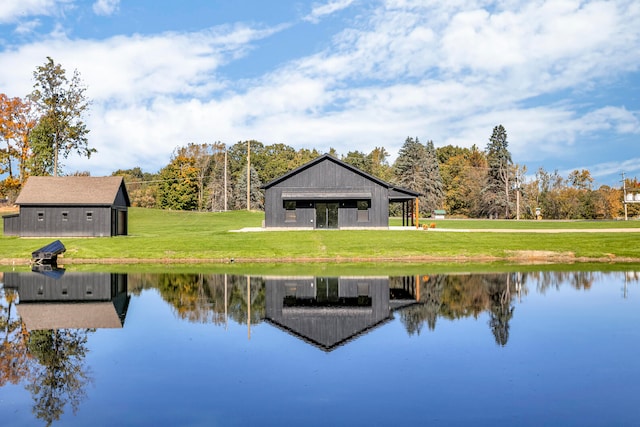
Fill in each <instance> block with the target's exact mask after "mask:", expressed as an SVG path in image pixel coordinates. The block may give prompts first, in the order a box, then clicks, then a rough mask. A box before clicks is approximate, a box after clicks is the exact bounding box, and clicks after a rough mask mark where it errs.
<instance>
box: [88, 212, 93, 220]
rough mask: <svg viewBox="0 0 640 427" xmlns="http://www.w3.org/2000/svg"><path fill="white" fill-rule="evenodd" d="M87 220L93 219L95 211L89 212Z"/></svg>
mask: <svg viewBox="0 0 640 427" xmlns="http://www.w3.org/2000/svg"><path fill="white" fill-rule="evenodd" d="M87 221H93V212H87Z"/></svg>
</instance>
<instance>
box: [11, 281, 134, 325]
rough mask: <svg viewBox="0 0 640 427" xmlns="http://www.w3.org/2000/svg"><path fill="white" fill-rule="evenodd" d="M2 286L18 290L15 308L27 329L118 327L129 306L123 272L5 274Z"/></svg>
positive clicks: (122, 323)
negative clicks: (17, 301)
mask: <svg viewBox="0 0 640 427" xmlns="http://www.w3.org/2000/svg"><path fill="white" fill-rule="evenodd" d="M4 286H5V288H7V289H14V290H16V291H17V292H18V296H19V301H20V302H19V303H18V305H17V306H16V308H17V310H18V314H19V315H20V317H21V318H22V321H23V322H24V323H25V325H26V327H27V329H28V330H30V331H33V330H43V329H99V328H122V327H123V325H124V320H125V317H126V314H127V309H128V307H129V298H130V297H129V295H128V293H127V275H126V274H115V273H75V272H74V273H66V272H65V271H64V270H63V269H51V270H44V271H33V272H31V273H5V274H4Z"/></svg>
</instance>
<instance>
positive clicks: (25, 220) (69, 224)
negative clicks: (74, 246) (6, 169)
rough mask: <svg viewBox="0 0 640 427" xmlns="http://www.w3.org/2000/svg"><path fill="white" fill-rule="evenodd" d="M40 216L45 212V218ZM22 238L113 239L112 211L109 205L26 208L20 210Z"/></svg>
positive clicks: (43, 215)
mask: <svg viewBox="0 0 640 427" xmlns="http://www.w3.org/2000/svg"><path fill="white" fill-rule="evenodd" d="M40 213H42V215H41V216H40V215H39V214H40ZM65 214H66V215H65ZM89 214H90V215H89ZM88 218H90V220H89V219H88ZM20 235H21V236H24V237H74V236H78V237H81V236H85V237H103V236H110V235H111V208H110V207H108V206H79V207H78V206H23V207H21V208H20Z"/></svg>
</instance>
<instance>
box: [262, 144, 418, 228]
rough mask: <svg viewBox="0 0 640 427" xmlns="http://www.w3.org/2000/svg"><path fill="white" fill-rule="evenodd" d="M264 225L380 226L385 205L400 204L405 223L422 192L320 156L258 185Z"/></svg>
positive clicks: (386, 220)
mask: <svg viewBox="0 0 640 427" xmlns="http://www.w3.org/2000/svg"><path fill="white" fill-rule="evenodd" d="M262 188H263V189H264V191H265V202H264V210H265V227H267V228H269V227H298V228H300V227H301V228H318V229H325V228H341V229H345V228H376V227H378V228H382V227H388V226H389V204H390V203H402V212H403V225H404V222H405V220H407V221H408V220H409V219H410V218H411V216H410V215H411V212H413V207H414V206H415V199H416V198H417V197H418V196H420V193H418V192H415V191H412V190H408V189H404V188H400V187H398V186H395V185H393V184H390V183H388V182H385V181H383V180H381V179H379V178H377V177H375V176H372V175H369V174H367V173H365V172H363V171H361V170H360V169H358V168H356V167H355V166H352V165H350V164H348V163H345V162H343V161H341V160H338V159H336V158H335V157H333V156H331V155H329V154H325V155H322V156H320V157H318V158H316V159H314V160H312V161H310V162H308V163H306V164H304V165H302V166H300V167H299V168H297V169H294V170H292V171H291V172H289V173H287V174H285V175H283V176H281V177H279V178H276V179H274V180H273V181H271V182H269V183H268V184H266V185H264V186H263V187H262Z"/></svg>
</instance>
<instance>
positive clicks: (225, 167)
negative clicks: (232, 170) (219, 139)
mask: <svg viewBox="0 0 640 427" xmlns="http://www.w3.org/2000/svg"><path fill="white" fill-rule="evenodd" d="M224 211H225V212H226V211H227V146H226V145H225V147H224Z"/></svg>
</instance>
